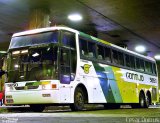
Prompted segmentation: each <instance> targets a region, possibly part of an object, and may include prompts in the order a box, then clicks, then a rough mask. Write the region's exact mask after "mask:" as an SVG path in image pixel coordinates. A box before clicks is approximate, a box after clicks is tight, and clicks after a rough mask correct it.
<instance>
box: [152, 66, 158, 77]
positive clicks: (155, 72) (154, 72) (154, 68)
mask: <svg viewBox="0 0 160 123" xmlns="http://www.w3.org/2000/svg"><path fill="white" fill-rule="evenodd" d="M152 67H153V74H155V75H156V74H157V71H156V64H155V63H153V64H152Z"/></svg>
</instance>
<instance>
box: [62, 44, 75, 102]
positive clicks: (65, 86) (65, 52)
mask: <svg viewBox="0 0 160 123" xmlns="http://www.w3.org/2000/svg"><path fill="white" fill-rule="evenodd" d="M59 60H60V61H59V63H60V71H59V72H60V82H61V87H60V90H61V101H62V102H70V96H71V95H70V93H71V86H70V82H71V81H72V78H71V51H70V49H67V48H64V47H63V48H60V59H59Z"/></svg>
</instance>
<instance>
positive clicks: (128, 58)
mask: <svg viewBox="0 0 160 123" xmlns="http://www.w3.org/2000/svg"><path fill="white" fill-rule="evenodd" d="M125 62H126V67H131V63H130V57H129V55H128V54H125Z"/></svg>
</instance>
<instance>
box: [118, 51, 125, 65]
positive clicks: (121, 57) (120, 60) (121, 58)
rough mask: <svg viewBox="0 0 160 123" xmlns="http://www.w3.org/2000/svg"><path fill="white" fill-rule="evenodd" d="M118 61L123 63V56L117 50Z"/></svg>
mask: <svg viewBox="0 0 160 123" xmlns="http://www.w3.org/2000/svg"><path fill="white" fill-rule="evenodd" d="M118 61H119V64H120V65H124V57H123V53H122V52H118Z"/></svg>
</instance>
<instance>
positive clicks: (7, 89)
mask: <svg viewBox="0 0 160 123" xmlns="http://www.w3.org/2000/svg"><path fill="white" fill-rule="evenodd" d="M5 90H6V91H12V90H13V87H6V88H5Z"/></svg>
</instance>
